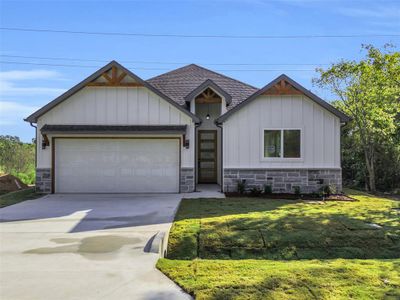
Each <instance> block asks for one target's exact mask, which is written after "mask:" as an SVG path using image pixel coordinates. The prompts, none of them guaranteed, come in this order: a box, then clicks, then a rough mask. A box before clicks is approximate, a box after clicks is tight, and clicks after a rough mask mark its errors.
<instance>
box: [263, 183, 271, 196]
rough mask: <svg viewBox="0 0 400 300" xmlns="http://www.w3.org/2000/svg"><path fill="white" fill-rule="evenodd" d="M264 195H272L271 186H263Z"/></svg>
mask: <svg viewBox="0 0 400 300" xmlns="http://www.w3.org/2000/svg"><path fill="white" fill-rule="evenodd" d="M264 194H267V195H269V194H272V186H270V185H268V184H264Z"/></svg>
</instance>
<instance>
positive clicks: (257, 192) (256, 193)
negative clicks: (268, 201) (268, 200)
mask: <svg viewBox="0 0 400 300" xmlns="http://www.w3.org/2000/svg"><path fill="white" fill-rule="evenodd" d="M250 195H251V196H253V197H258V196H260V195H261V189H260V188H259V187H257V186H255V187H253V188H251V190H250Z"/></svg>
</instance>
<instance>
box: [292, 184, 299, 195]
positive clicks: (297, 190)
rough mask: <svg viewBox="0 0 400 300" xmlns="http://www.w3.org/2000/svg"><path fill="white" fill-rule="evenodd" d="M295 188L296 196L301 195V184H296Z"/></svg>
mask: <svg viewBox="0 0 400 300" xmlns="http://www.w3.org/2000/svg"><path fill="white" fill-rule="evenodd" d="M293 190H294V194H295V195H296V196H300V192H301V189H300V187H299V186H294V187H293Z"/></svg>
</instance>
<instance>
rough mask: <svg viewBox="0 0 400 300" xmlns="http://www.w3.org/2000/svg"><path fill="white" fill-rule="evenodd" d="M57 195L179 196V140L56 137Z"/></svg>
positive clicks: (55, 188) (55, 179)
mask: <svg viewBox="0 0 400 300" xmlns="http://www.w3.org/2000/svg"><path fill="white" fill-rule="evenodd" d="M53 155H54V157H53V163H54V192H56V193H178V192H179V168H180V166H179V165H180V161H179V157H180V153H179V139H177V138H121V139H119V138H56V139H54V153H53Z"/></svg>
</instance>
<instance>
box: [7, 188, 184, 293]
mask: <svg viewBox="0 0 400 300" xmlns="http://www.w3.org/2000/svg"><path fill="white" fill-rule="evenodd" d="M180 199H181V195H179V194H174V195H170V194H169V195H165V194H164V195H104V194H99V195H49V196H45V197H43V198H40V199H36V200H30V201H26V202H23V203H20V204H16V205H13V206H9V207H6V208H3V209H1V210H0V219H1V224H0V228H1V231H0V299H2V300H8V299H52V300H53V299H190V297H189V296H188V295H186V294H184V293H183V292H182V291H181V289H180V288H179V287H177V286H176V285H175V284H174V283H173V282H172V281H170V280H169V279H168V278H167V277H165V276H164V275H163V274H162V273H161V272H159V271H158V270H157V269H156V268H155V263H156V262H157V259H158V257H159V256H158V254H156V253H148V252H147V250H148V248H149V246H150V243H151V239H152V237H153V236H154V235H155V234H157V233H158V232H160V231H166V230H168V228H169V226H170V224H171V222H172V220H173V216H174V212H175V210H176V208H177V206H178V204H179V201H180ZM149 241H150V242H149Z"/></svg>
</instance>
